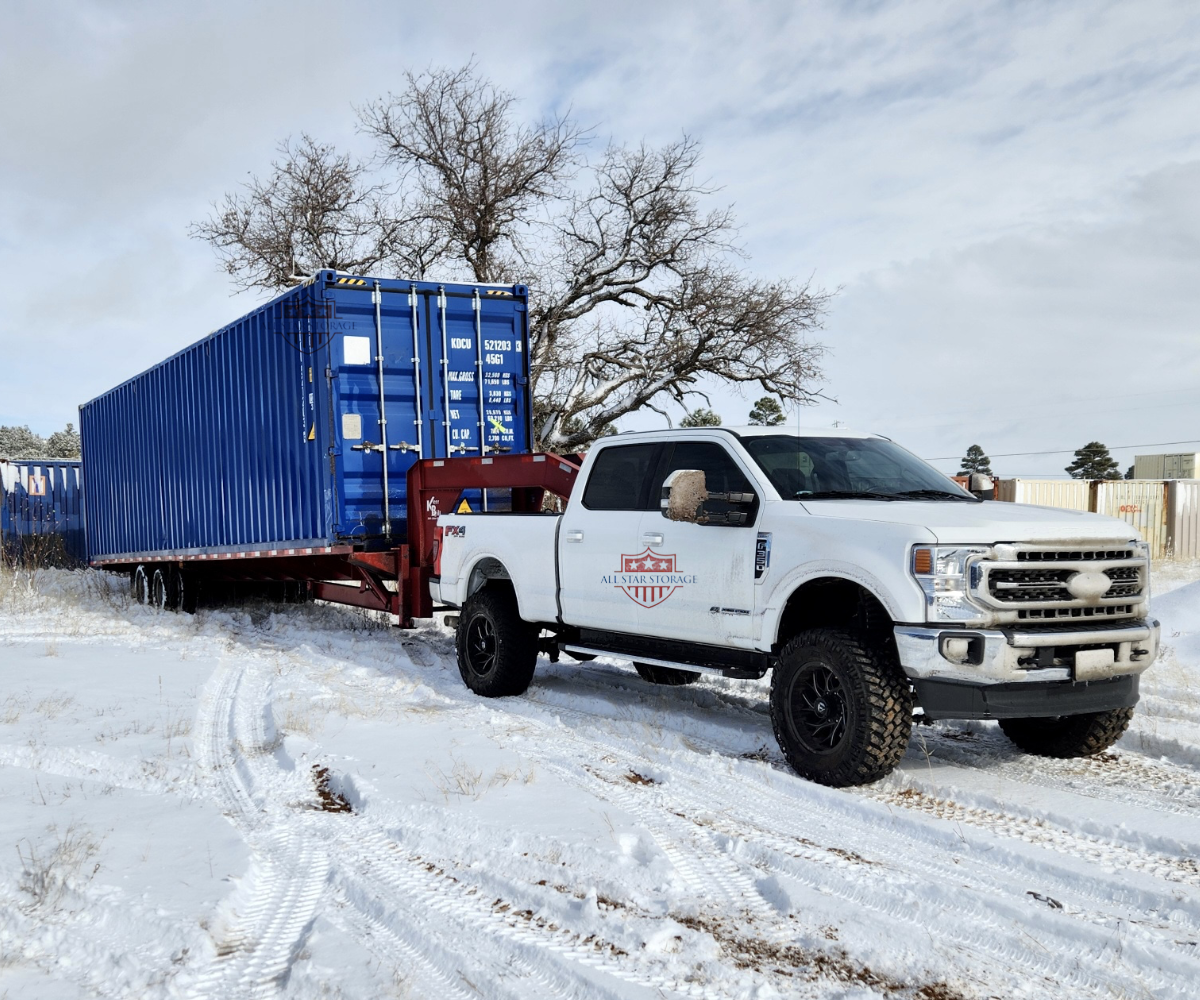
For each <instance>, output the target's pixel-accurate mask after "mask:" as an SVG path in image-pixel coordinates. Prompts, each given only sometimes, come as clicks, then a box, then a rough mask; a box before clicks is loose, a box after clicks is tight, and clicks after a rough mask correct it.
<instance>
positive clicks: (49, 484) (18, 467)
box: [0, 459, 87, 562]
mask: <svg viewBox="0 0 1200 1000" xmlns="http://www.w3.org/2000/svg"><path fill="white" fill-rule="evenodd" d="M83 520H84V518H83V489H82V482H81V479H80V464H79V461H78V460H77V459H31V460H23V461H17V462H6V461H0V548H3V549H4V550H5V551H6V552H8V553H10V554H11V555H17V556H19V555H22V554H24V553H26V552H29V551H31V542H30V540H31V539H34V538H39V539H47V540H49V539H52V538H53V542H52V543H51V544H50V545H49V547H47V546H46V545H41V546H39V547H38V549H37V554H38V556H39V558H45V559H47V560H49V561H51V562H61V561H64V559H65V561H72V560H83V559H85V558H86V557H87V552H86V546H85V544H84V530H83Z"/></svg>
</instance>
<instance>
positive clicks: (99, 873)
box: [0, 568, 1200, 1000]
mask: <svg viewBox="0 0 1200 1000" xmlns="http://www.w3.org/2000/svg"><path fill="white" fill-rule="evenodd" d="M1161 576H1162V577H1163V578H1164V580H1163V581H1156V593H1158V594H1160V595H1161V596H1160V597H1158V598H1157V600H1156V604H1155V613H1156V615H1157V616H1159V617H1160V618H1161V619H1162V620H1163V624H1164V638H1165V642H1166V648H1165V650H1164V653H1163V656H1162V659H1161V661H1160V663H1159V664H1157V665H1156V666H1155V667H1154V668H1153V669H1152V670H1151V672H1150V673H1149V674H1148V675H1147V676H1146V678H1145V680H1144V683H1143V692H1144V695H1143V701H1142V707H1141V710H1140V711H1139V713H1138V715H1137V717H1136V719H1135V722H1134V725H1133V727H1132V729H1131V731H1130V732H1129V734H1127V735H1126V737H1125V738H1124V739H1123V740H1122V741H1121V743H1120V744H1119V745H1118V746H1117V747H1115V748H1114V749H1113V751H1112V752H1110V753H1106V754H1102V755H1100V756H1099V757H1097V758H1094V759H1088V760H1081V761H1048V760H1040V759H1036V758H1033V757H1028V756H1025V755H1023V754H1021V753H1019V752H1017V751H1016V750H1015V749H1014V748H1013V747H1012V746H1011V745H1010V744H1008V743H1007V741H1006V740H1005V739H1004V738H1003V737H1002V735H1001V734H1000V732H999V730H998V729H997V728H996V727H995V726H994V725H991V724H986V723H972V724H938V725H935V726H931V727H918V728H917V729H916V730H915V732H914V736H913V740H912V745H911V747H910V750H909V753H908V755H907V757H906V759H905V760H904V762H903V764H902V766H901V767H900V769H899V770H898V771H897V772H896V773H895V774H894V775H892V776H891V777H889V778H888V779H886V780H884V781H882V782H880V783H878V784H876V785H873V786H871V787H868V788H864V789H858V790H852V791H835V790H831V789H826V788H821V787H819V786H816V785H813V784H810V783H808V782H805V781H803V780H801V779H800V778H798V777H796V776H795V775H794V774H792V773H791V772H790V771H789V770H788V769H787V768H786V766H785V765H784V763H783V761H782V759H781V757H780V755H779V753H778V751H777V750H776V748H775V745H774V741H773V738H772V735H771V731H770V725H769V721H768V718H767V708H766V700H765V696H766V687H765V682H761V683H746V682H735V681H722V680H719V679H705V680H703V681H702V682H701V683H700V684H697V685H695V686H694V687H690V688H685V689H663V688H656V687H654V686H652V685H649V684H647V683H645V682H643V681H642V680H641V679H640V678H638V677H637V675H636V674H634V673H633V672H632V670H631V669H630V667H629V665H628V664H623V663H620V662H618V661H612V662H602V661H596V662H593V663H589V664H587V665H583V666H580V665H576V664H571V663H568V662H566V661H565V660H564V662H563V663H560V664H551V663H549V662H548V661H546V660H543V661H542V662H541V663H540V664H539V669H538V674H537V676H536V678H535V680H534V684H533V687H532V688H531V689H530V691H529V692H528V694H527V695H526V696H524V697H521V698H513V699H504V700H501V701H485V700H482V699H479V698H476V697H474V696H473V695H471V694H470V693H469V692H468V691H467V690H466V689H465V687H464V686H463V685H462V682H461V680H460V679H459V677H458V673H457V669H456V666H455V662H454V652H453V635H452V633H451V632H449V631H447V630H445V629H443V628H441V627H439V626H437V625H435V624H432V623H427V624H426V625H425V626H424V627H422V628H420V629H418V630H416V631H412V632H404V631H399V630H396V629H392V628H388V627H386V626H385V625H383V624H382V623H380V622H378V621H376V620H373V619H372V618H371V616H369V615H365V614H361V613H356V612H352V611H348V610H346V609H342V608H333V607H327V606H319V605H310V606H276V607H268V606H253V607H246V608H231V609H223V610H209V611H202V612H201V613H200V614H198V615H196V616H185V615H172V614H160V613H156V612H154V611H151V610H149V609H147V608H143V607H138V606H137V605H132V604H130V602H129V600H128V598H127V596H126V595H125V588H124V584H123V581H121V580H120V579H118V578H115V577H110V576H106V575H103V574H99V573H92V572H80V573H66V572H42V573H38V574H34V575H33V576H27V575H19V576H16V577H14V576H13V575H12V574H8V575H6V576H0V676H2V677H3V686H2V688H0V794H2V795H3V801H4V803H5V809H4V811H3V814H2V815H0V998H4V997H8V998H13V1000H15V998H18V997H22V998H23V997H36V998H39V1000H42V998H76V997H91V996H103V997H139V998H140V997H219V998H235V997H271V996H282V997H285V998H297V1000H300V998H305V1000H306V998H337V997H345V998H351V997H354V998H359V997H361V998H376V997H410V998H436V1000H442V998H461V1000H468V998H479V997H484V998H488V1000H491V998H513V1000H515V998H518V997H519V998H522V1000H527V998H541V997H546V998H575V997H594V998H600V1000H617V998H647V1000H649V998H654V997H673V996H697V997H759V998H768V997H844V998H866V997H902V998H914V1000H953V998H984V997H997V998H999V997H1003V998H1005V1000H1008V998H1014V997H1019V998H1026V997H1027V998H1040V997H1046V998H1050V997H1053V998H1063V997H1112V998H1118V997H1127V998H1143V997H1145V998H1151V997H1153V998H1158V1000H1169V998H1186V997H1194V996H1195V995H1196V987H1195V983H1196V982H1198V981H1200V865H1198V863H1197V858H1198V857H1200V684H1198V681H1197V678H1198V677H1200V582H1197V578H1198V577H1200V569H1196V568H1191V570H1190V571H1189V570H1188V569H1184V570H1171V571H1169V572H1167V571H1164V572H1163V573H1162V574H1161ZM1189 581H1190V582H1189Z"/></svg>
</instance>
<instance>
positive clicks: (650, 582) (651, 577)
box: [600, 548, 696, 608]
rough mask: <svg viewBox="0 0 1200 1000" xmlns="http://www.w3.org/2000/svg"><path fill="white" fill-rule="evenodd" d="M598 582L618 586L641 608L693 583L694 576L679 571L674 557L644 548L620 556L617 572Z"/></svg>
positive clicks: (656, 602) (603, 577)
mask: <svg viewBox="0 0 1200 1000" xmlns="http://www.w3.org/2000/svg"><path fill="white" fill-rule="evenodd" d="M600 582H601V583H607V584H610V585H612V586H614V587H620V588H621V589H622V590H623V591H625V594H626V596H628V597H629V599H630V600H632V601H634V602H635V603H637V604H640V605H641V606H642V607H643V608H653V607H655V606H656V605H659V604H662V602H663V601H665V600H666V599H667V598H668V597H670V596H671V595H672V594H673V593H675V591H677V590H678V589H679V588H680V587H682V586H685V585H686V584H689V583H695V582H696V577H695V575H694V574H683V573H680V572H678V570H677V569H676V566H675V557H674V556H673V555H664V554H663V553H661V552H655V551H654V550H653V549H649V548H647V549H643V550H642V551H641V552H639V553H637V555H632V556H630V555H622V556H621V568H620V570H619V571H617V572H616V573H613V574H611V575H609V576H602V577H601V578H600Z"/></svg>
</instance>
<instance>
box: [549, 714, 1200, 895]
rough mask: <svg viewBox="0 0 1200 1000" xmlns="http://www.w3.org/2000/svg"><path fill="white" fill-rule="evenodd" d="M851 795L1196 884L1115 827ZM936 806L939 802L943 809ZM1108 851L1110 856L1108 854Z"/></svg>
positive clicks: (1195, 869)
mask: <svg viewBox="0 0 1200 1000" xmlns="http://www.w3.org/2000/svg"><path fill="white" fill-rule="evenodd" d="M550 711H552V712H553V713H554V714H555V715H558V716H563V717H574V718H576V719H577V720H579V721H581V722H584V723H587V724H589V725H596V724H597V723H601V724H603V723H604V722H606V721H611V720H609V719H608V717H607V716H604V715H599V716H597V715H594V714H592V713H588V712H583V711H579V710H576V709H570V708H563V707H560V706H555V707H554V708H553V709H552V710H550ZM539 721H543V722H544V719H539ZM681 742H682V743H683V744H684V745H685V746H687V747H689V748H690V749H693V750H697V751H698V750H708V751H709V752H712V753H716V754H719V755H720V756H722V757H724V758H726V759H729V758H730V757H736V756H740V755H739V754H738V753H737V751H736V750H731V749H730V748H729V747H728V746H726V745H723V744H721V743H718V742H714V741H711V740H708V739H704V738H700V737H695V736H690V735H689V736H686V737H681ZM626 752H627V751H626ZM770 756H771V759H772V763H773V764H775V765H776V767H777V769H778V770H780V771H783V772H784V773H787V774H791V771H790V768H788V767H787V765H786V764H781V763H779V762H778V759H777V758H776V757H775V755H770ZM908 777H910V778H911V779H912V780H913V782H914V783H915V784H921V783H923V782H924V781H925V780H926V779H925V777H924V776H923V775H921V776H918V775H916V774H915V773H911V772H910V773H909V775H908ZM1063 790H1064V791H1071V789H1069V788H1067V787H1063ZM849 794H852V795H860V796H862V797H866V798H875V799H876V800H878V801H880V802H884V803H885V804H888V805H895V806H899V807H902V808H905V809H909V810H916V811H920V812H925V813H926V814H928V815H931V816H935V817H937V818H944V819H950V820H952V821H953V820H957V821H959V822H968V823H973V824H974V825H977V826H981V827H984V828H986V829H987V830H988V831H989V832H991V833H994V834H997V835H1001V836H1007V837H1011V838H1014V839H1018V840H1023V841H1026V842H1028V843H1036V844H1037V846H1039V847H1042V848H1045V849H1048V850H1054V851H1057V852H1059V853H1061V854H1064V855H1067V856H1070V857H1078V856H1084V857H1087V858H1089V859H1091V860H1093V861H1095V862H1096V863H1100V864H1107V865H1109V866H1114V867H1122V866H1124V867H1128V868H1131V869H1133V870H1136V871H1139V872H1142V873H1143V874H1146V875H1150V876H1152V877H1154V878H1159V879H1163V880H1166V881H1169V882H1181V883H1184V884H1187V885H1194V886H1200V864H1197V862H1196V861H1195V860H1193V859H1191V858H1182V857H1173V856H1171V855H1167V854H1162V853H1159V852H1155V851H1151V850H1148V849H1145V848H1141V847H1139V846H1138V845H1136V844H1131V843H1130V841H1132V840H1133V839H1134V838H1135V836H1136V835H1135V834H1131V833H1130V832H1129V831H1126V830H1124V829H1123V828H1122V826H1121V825H1120V824H1119V823H1109V824H1107V826H1108V835H1107V836H1105V837H1101V836H1099V835H1094V834H1086V835H1085V834H1076V833H1073V832H1071V831H1069V830H1066V829H1064V828H1061V827H1058V826H1053V825H1050V824H1047V823H1045V822H1044V821H1042V820H1040V819H1037V818H1031V817H1027V816H1022V815H1020V814H1018V813H1015V812H1011V811H1008V810H1005V809H1003V808H993V809H986V810H981V811H979V812H977V811H976V810H975V809H974V808H973V807H969V806H958V805H957V804H956V803H953V800H952V799H951V798H949V797H948V793H945V794H944V795H939V794H938V793H936V792H933V793H925V792H922V793H921V794H920V795H916V794H913V793H912V792H908V793H907V794H906V792H905V791H904V790H899V791H896V790H885V791H880V790H879V789H878V786H866V787H865V788H863V789H860V790H855V791H851V792H850V793H849ZM937 803H942V805H938V804H937ZM982 812H986V813H987V814H988V815H986V816H984V815H982V814H981V813H982ZM1093 822H1095V820H1093ZM1106 852H1108V854H1107V856H1106Z"/></svg>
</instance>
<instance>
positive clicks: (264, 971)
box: [191, 663, 329, 998]
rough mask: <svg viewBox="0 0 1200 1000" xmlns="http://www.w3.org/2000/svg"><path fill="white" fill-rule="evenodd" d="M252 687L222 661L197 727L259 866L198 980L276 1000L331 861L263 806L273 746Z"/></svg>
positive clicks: (201, 747) (216, 990)
mask: <svg viewBox="0 0 1200 1000" xmlns="http://www.w3.org/2000/svg"><path fill="white" fill-rule="evenodd" d="M250 683H251V675H250V671H249V670H248V668H246V667H244V666H238V667H233V666H229V665H227V664H225V663H222V666H221V667H220V668H218V673H217V675H216V677H215V678H214V679H213V680H212V681H210V683H209V688H210V693H209V694H208V697H207V698H206V699H205V701H204V702H203V703H202V706H201V710H200V713H199V718H198V719H197V724H196V731H197V734H198V739H197V749H198V751H199V753H200V758H201V764H202V765H203V766H204V768H205V770H206V772H207V773H208V775H209V776H210V780H211V782H212V785H213V788H214V792H215V795H216V798H217V800H218V801H219V802H220V803H221V804H222V806H223V808H224V809H225V811H226V814H227V815H228V816H229V818H230V820H231V821H232V822H233V824H234V825H235V826H236V827H237V828H238V829H239V830H240V831H241V832H242V834H243V836H244V837H245V838H246V842H247V844H248V846H249V847H250V849H251V851H252V861H251V866H250V870H249V872H248V874H247V877H246V879H245V881H244V883H243V885H242V886H241V887H239V889H238V890H237V891H235V893H234V895H233V897H232V898H231V899H229V900H227V901H226V904H225V906H226V909H227V911H228V917H227V919H226V920H225V921H223V923H225V925H226V926H225V929H224V933H223V934H221V940H218V941H217V942H216V944H217V954H216V956H215V959H214V961H213V962H212V963H211V964H210V965H209V967H208V968H207V969H204V970H201V971H200V972H199V973H198V974H197V976H196V979H195V981H194V982H193V983H192V986H191V995H192V996H194V997H211V996H221V997H237V998H241V997H247V998H252V997H253V998H257V997H269V996H272V995H274V994H275V993H276V992H277V988H278V983H279V981H280V979H281V978H282V977H283V975H284V974H285V973H286V972H287V970H288V969H289V968H290V966H291V964H292V962H293V960H294V958H295V954H296V952H297V951H298V950H299V947H300V945H301V944H302V942H303V940H304V938H305V937H306V936H307V933H308V930H309V928H310V927H311V924H312V920H313V918H314V915H315V913H316V910H317V906H318V904H319V903H320V900H321V897H322V895H323V894H324V892H325V889H326V886H327V884H328V875H329V858H328V855H327V853H326V851H325V849H324V846H323V845H322V844H321V843H320V841H317V840H310V841H307V842H306V841H305V840H304V839H303V838H302V836H301V835H300V834H299V833H298V831H297V830H296V829H295V828H294V826H291V825H289V824H287V823H286V820H285V821H284V822H283V823H281V824H275V825H273V824H272V823H271V818H270V816H269V812H268V810H266V809H264V808H263V807H261V806H260V804H259V802H257V801H256V793H257V794H259V795H262V794H264V793H265V792H266V791H267V788H269V785H270V784H271V782H270V781H266V782H263V781H262V780H261V779H262V777H263V775H262V774H261V770H262V769H260V768H256V767H255V765H254V763H253V761H254V758H255V757H261V756H262V755H264V754H266V753H267V746H266V739H265V732H264V730H263V713H262V711H261V710H260V711H258V712H257V713H255V712H254V710H253V708H252V706H251V702H252V701H253V699H250V698H246V697H244V696H243V697H239V694H240V693H241V692H242V691H243V689H244V688H245V687H246V686H247V685H248V684H250ZM255 686H261V685H258V684H256V685H255ZM256 716H257V718H256ZM276 770H277V769H276ZM256 772H258V773H256ZM260 788H261V791H260Z"/></svg>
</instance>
